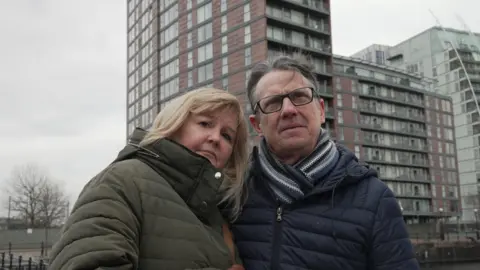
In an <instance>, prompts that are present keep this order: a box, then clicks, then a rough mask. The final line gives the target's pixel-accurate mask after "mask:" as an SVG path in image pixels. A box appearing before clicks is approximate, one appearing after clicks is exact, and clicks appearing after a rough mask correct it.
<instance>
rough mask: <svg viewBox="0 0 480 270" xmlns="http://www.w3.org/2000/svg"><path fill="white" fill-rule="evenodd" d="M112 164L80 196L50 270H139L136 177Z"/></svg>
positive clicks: (54, 250) (64, 230)
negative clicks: (134, 179)
mask: <svg viewBox="0 0 480 270" xmlns="http://www.w3.org/2000/svg"><path fill="white" fill-rule="evenodd" d="M119 167H120V166H115V165H112V167H110V168H108V169H106V170H105V171H104V172H103V173H101V174H99V175H98V176H97V177H96V178H94V179H93V180H92V181H91V182H90V183H89V184H88V185H87V186H86V187H85V188H84V190H83V191H82V193H81V194H80V196H79V198H78V200H77V202H76V204H75V207H74V209H73V211H72V213H71V215H70V217H69V218H68V221H67V223H66V224H65V227H64V229H63V234H62V236H61V238H60V239H59V241H58V242H57V243H56V245H55V246H54V248H53V250H52V252H51V254H50V256H51V258H50V266H49V268H48V269H49V270H62V269H68V270H76V269H120V270H123V269H124V270H130V269H137V265H138V252H139V251H138V243H139V237H140V227H141V226H140V224H141V221H140V220H139V217H140V216H141V215H140V213H141V202H140V197H139V195H138V194H139V193H138V191H137V188H136V186H135V183H134V181H133V176H131V175H129V174H128V172H126V170H124V169H123V170H122V169H120V168H119Z"/></svg>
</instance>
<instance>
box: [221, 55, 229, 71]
mask: <svg viewBox="0 0 480 270" xmlns="http://www.w3.org/2000/svg"><path fill="white" fill-rule="evenodd" d="M227 73H228V56H225V57H223V58H222V75H225V74H227Z"/></svg>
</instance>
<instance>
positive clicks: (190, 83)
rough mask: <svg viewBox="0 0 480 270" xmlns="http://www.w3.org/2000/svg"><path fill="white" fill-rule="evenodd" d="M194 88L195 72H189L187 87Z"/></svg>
mask: <svg viewBox="0 0 480 270" xmlns="http://www.w3.org/2000/svg"><path fill="white" fill-rule="evenodd" d="M192 86H193V71H189V72H188V83H187V87H192Z"/></svg>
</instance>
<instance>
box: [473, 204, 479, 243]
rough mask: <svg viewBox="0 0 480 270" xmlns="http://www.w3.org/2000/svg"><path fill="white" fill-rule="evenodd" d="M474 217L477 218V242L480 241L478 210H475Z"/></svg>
mask: <svg viewBox="0 0 480 270" xmlns="http://www.w3.org/2000/svg"><path fill="white" fill-rule="evenodd" d="M473 215H474V216H475V234H476V235H477V240H480V231H479V229H478V209H477V208H475V209H473Z"/></svg>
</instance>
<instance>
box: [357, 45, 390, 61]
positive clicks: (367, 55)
mask: <svg viewBox="0 0 480 270" xmlns="http://www.w3.org/2000/svg"><path fill="white" fill-rule="evenodd" d="M390 48H391V47H390V46H388V45H380V44H372V45H370V46H368V47H367V48H365V49H363V50H361V51H359V52H357V53H355V54H353V55H352V57H354V58H360V59H363V60H365V61H368V62H372V63H375V64H379V65H385V64H386V63H387V59H388V58H390V55H388V53H389V51H388V50H389V49H390Z"/></svg>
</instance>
